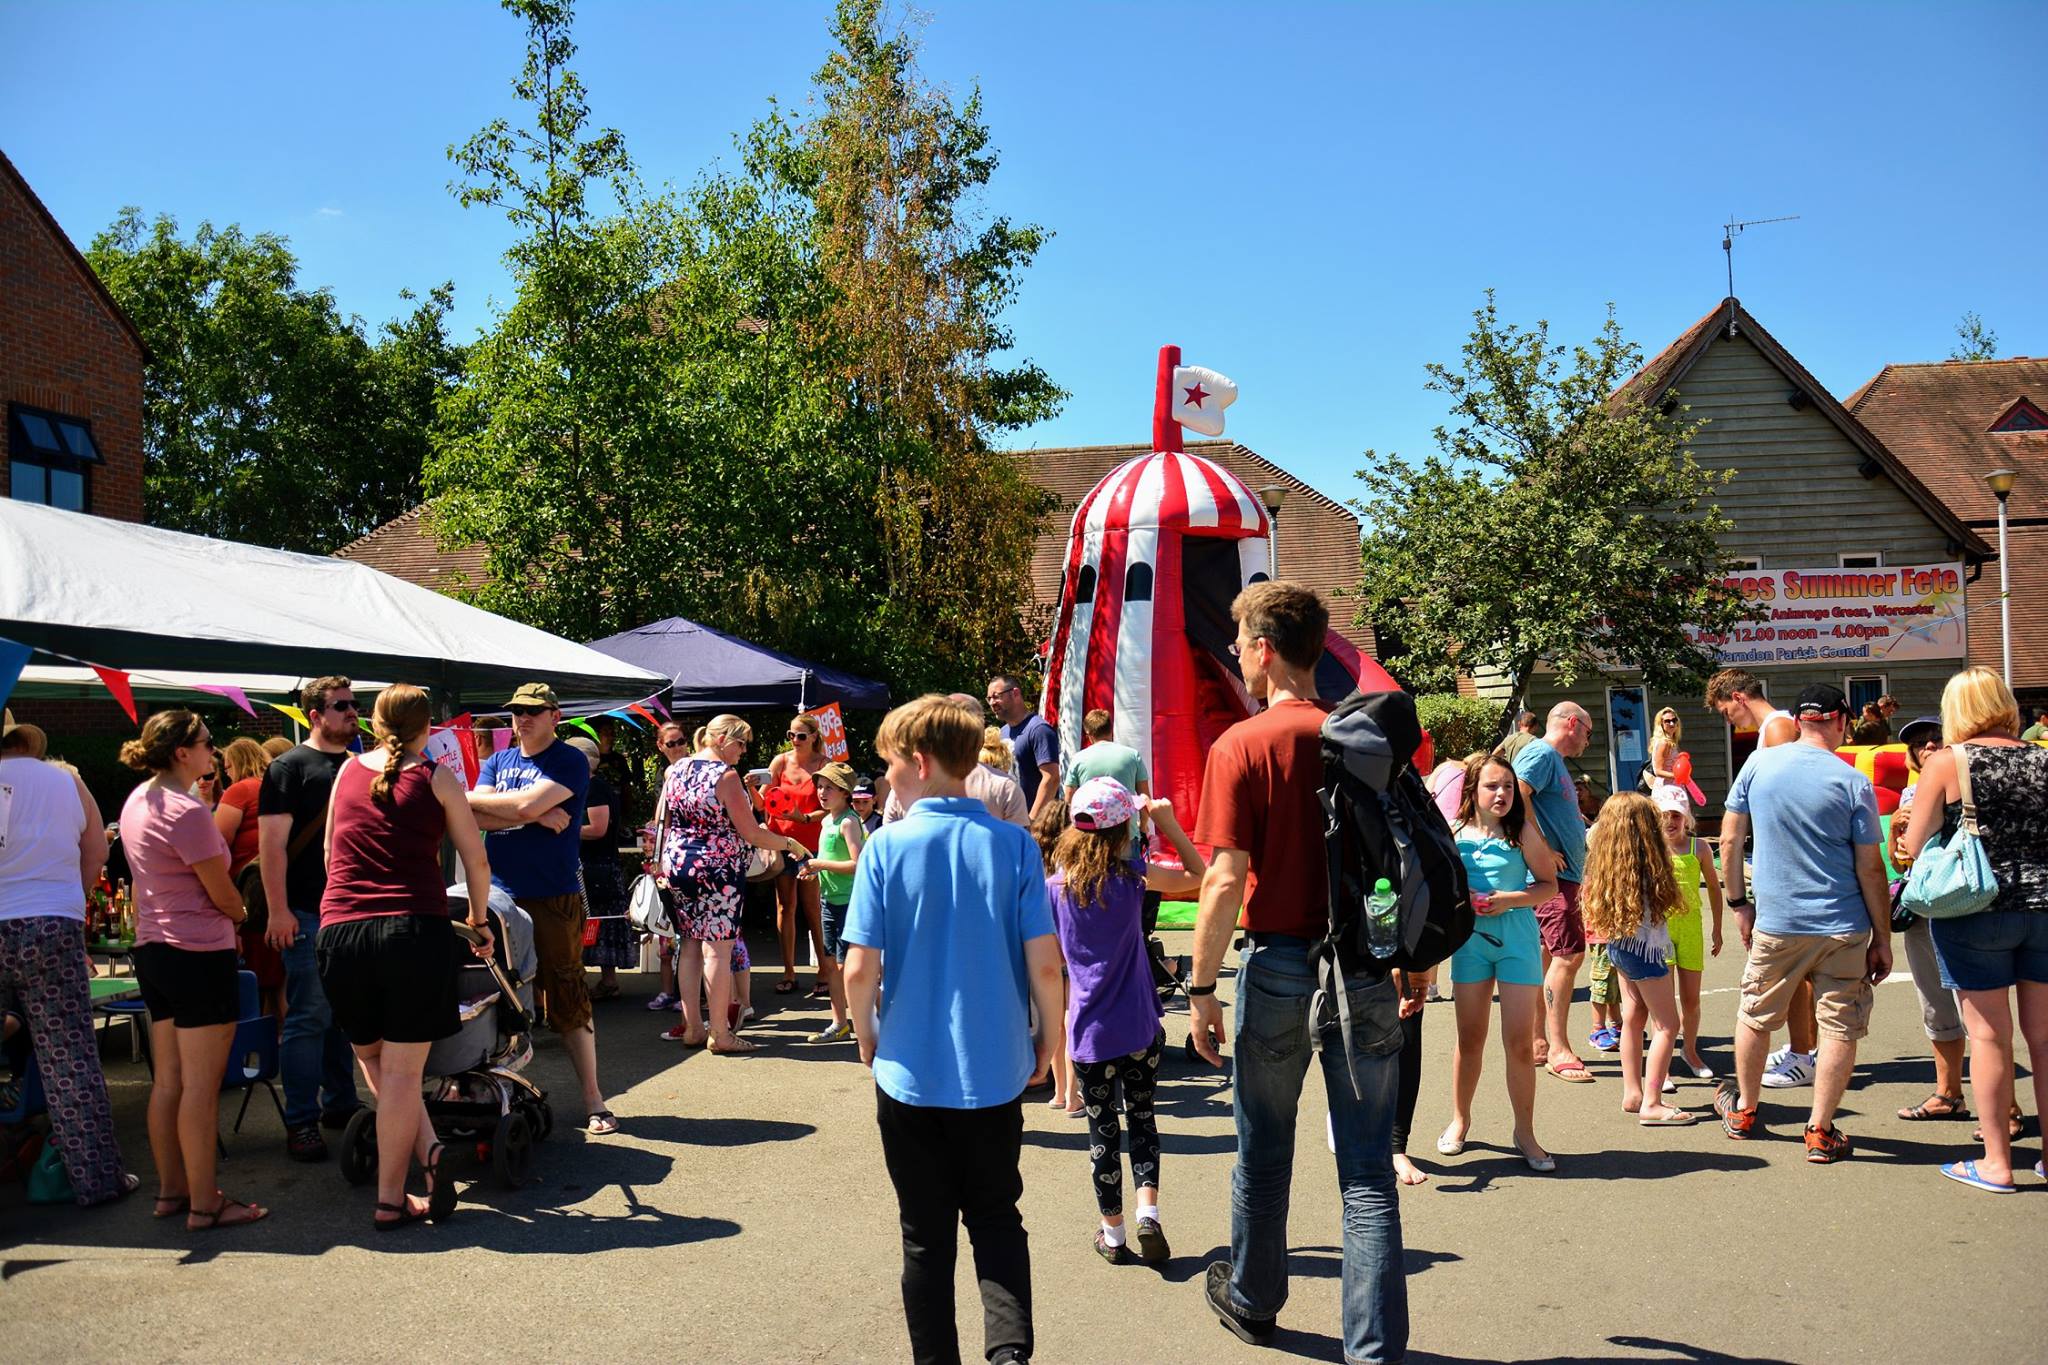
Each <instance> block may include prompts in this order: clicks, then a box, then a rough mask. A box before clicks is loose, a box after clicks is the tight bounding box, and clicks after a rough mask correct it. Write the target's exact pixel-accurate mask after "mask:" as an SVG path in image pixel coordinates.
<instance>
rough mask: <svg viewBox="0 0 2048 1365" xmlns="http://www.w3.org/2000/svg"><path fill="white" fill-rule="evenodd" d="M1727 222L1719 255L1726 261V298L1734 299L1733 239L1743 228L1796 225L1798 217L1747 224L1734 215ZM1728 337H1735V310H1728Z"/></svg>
mask: <svg viewBox="0 0 2048 1365" xmlns="http://www.w3.org/2000/svg"><path fill="white" fill-rule="evenodd" d="M1728 219H1729V221H1727V222H1725V223H1723V224H1721V254H1722V255H1723V256H1725V257H1726V258H1727V260H1728V297H1729V299H1731V300H1733V299H1734V297H1735V238H1736V236H1737V235H1738V234H1739V233H1740V232H1741V231H1742V230H1743V229H1744V228H1753V227H1757V226H1760V225H1761V224H1764V223H1796V222H1798V221H1799V215H1798V214H1796V213H1794V214H1788V215H1787V216H1785V217H1783V218H1752V219H1750V220H1749V221H1748V222H1737V221H1735V215H1734V214H1732V213H1731V214H1729V215H1728ZM1728 335H1729V336H1731V337H1732V336H1734V335H1735V310H1734V309H1733V308H1732V307H1731V308H1730V309H1729V310H1728Z"/></svg>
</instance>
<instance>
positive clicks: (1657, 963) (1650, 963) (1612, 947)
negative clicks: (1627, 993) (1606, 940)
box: [1607, 943, 1671, 981]
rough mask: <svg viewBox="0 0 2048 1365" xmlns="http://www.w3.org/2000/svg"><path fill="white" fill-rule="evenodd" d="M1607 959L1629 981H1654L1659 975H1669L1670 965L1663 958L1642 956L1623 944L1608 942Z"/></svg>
mask: <svg viewBox="0 0 2048 1365" xmlns="http://www.w3.org/2000/svg"><path fill="white" fill-rule="evenodd" d="M1607 959H1608V961H1610V962H1612V963H1613V964H1614V970H1616V971H1617V972H1620V973H1621V974H1622V975H1623V976H1625V977H1627V978H1628V979H1629V980H1630V981H1655V980H1656V979H1657V978H1658V977H1660V976H1669V975H1671V965H1670V964H1669V963H1667V962H1666V961H1664V959H1663V958H1661V957H1644V956H1643V955H1642V954H1641V953H1639V952H1637V951H1636V950H1635V949H1633V948H1630V947H1628V946H1627V945H1625V944H1621V943H1610V944H1608V945H1607Z"/></svg>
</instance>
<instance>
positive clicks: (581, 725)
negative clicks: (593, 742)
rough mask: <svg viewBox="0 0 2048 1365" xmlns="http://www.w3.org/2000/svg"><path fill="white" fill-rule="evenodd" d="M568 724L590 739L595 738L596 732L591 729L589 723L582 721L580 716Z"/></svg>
mask: <svg viewBox="0 0 2048 1365" xmlns="http://www.w3.org/2000/svg"><path fill="white" fill-rule="evenodd" d="M568 724H569V725H571V726H573V727H574V728H576V729H578V730H581V731H582V732H583V733H584V734H586V735H589V736H590V737H591V738H592V739H596V738H597V731H595V730H593V729H591V728H590V722H589V721H587V720H584V719H583V718H582V717H581V716H578V717H576V718H575V719H573V720H571V721H569V722H568Z"/></svg>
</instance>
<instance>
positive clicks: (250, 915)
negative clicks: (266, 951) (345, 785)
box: [235, 806, 327, 934]
mask: <svg viewBox="0 0 2048 1365" xmlns="http://www.w3.org/2000/svg"><path fill="white" fill-rule="evenodd" d="M326 829H327V809H326V807H324V806H323V807H322V808H321V810H320V818H319V819H318V820H315V821H314V822H313V823H312V824H310V825H307V826H306V827H305V828H304V829H302V830H300V831H299V833H298V836H297V837H296V838H294V839H293V840H292V841H291V843H290V844H289V845H287V846H286V848H285V851H284V865H285V868H286V872H287V875H289V872H290V868H291V865H292V864H293V863H295V862H297V861H298V860H299V855H300V854H301V853H304V852H305V851H306V846H307V845H308V844H311V843H312V842H313V841H314V840H315V839H317V838H319V837H320V836H321V834H323V833H324V832H325V831H326ZM235 890H236V891H238V892H240V893H241V897H242V923H241V925H240V926H239V931H240V932H242V933H248V934H261V933H262V932H263V931H264V930H265V929H267V928H269V927H270V898H269V897H267V896H265V895H264V894H263V855H261V854H260V853H259V854H258V855H257V856H256V857H255V858H253V859H251V860H250V862H249V865H248V866H247V867H245V868H243V869H242V875H241V876H239V877H237V878H235Z"/></svg>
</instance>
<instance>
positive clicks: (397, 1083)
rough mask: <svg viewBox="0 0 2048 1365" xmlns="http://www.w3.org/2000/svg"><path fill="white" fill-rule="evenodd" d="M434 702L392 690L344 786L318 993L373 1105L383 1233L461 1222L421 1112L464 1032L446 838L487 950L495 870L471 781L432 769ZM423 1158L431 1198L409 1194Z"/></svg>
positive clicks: (336, 806) (382, 699) (330, 816)
mask: <svg viewBox="0 0 2048 1365" xmlns="http://www.w3.org/2000/svg"><path fill="white" fill-rule="evenodd" d="M428 719H429V712H428V707H427V694H426V693H424V692H422V691H421V690H420V689H419V688H417V687H412V686H409V685H407V684H405V683H396V684H394V685H392V686H390V687H387V688H385V689H384V691H383V692H382V693H380V694H379V695H378V697H377V709H376V716H375V720H374V722H373V723H374V728H375V731H376V735H377V740H378V746H377V747H376V748H375V749H372V750H369V751H368V752H366V753H362V754H357V755H355V756H354V757H352V758H350V759H349V760H348V761H347V762H346V763H343V764H342V765H341V771H340V772H338V773H337V774H336V775H335V779H334V793H333V796H332V797H331V798H330V804H329V805H328V808H327V892H326V895H325V896H323V897H322V898H321V901H320V938H319V942H318V945H317V950H316V951H317V956H318V958H319V964H320V985H321V987H322V988H323V989H324V990H325V991H326V992H327V999H328V1002H329V1004H331V1005H332V1006H333V1009H334V1022H335V1023H337V1024H339V1025H340V1026H341V1030H342V1032H343V1033H345V1034H347V1035H348V1041H349V1044H350V1046H352V1047H353V1048H354V1049H355V1053H356V1060H357V1061H358V1062H360V1063H361V1064H362V1068H363V1077H364V1079H365V1080H367V1081H368V1082H369V1084H370V1093H371V1094H372V1095H373V1096H375V1097H376V1100H377V1212H376V1214H375V1215H374V1220H375V1223H376V1226H377V1228H378V1230H379V1231H384V1230H386V1229H389V1228H395V1227H400V1226H403V1225H404V1224H406V1223H411V1222H415V1221H417V1220H418V1219H421V1218H426V1217H432V1218H434V1219H436V1220H438V1219H441V1218H445V1217H447V1216H448V1215H449V1214H450V1213H452V1212H454V1210H455V1184H454V1181H453V1180H452V1179H450V1178H449V1176H448V1174H447V1173H446V1172H444V1171H443V1170H442V1169H441V1144H440V1143H439V1142H436V1141H435V1140H434V1126H433V1124H432V1122H431V1121H430V1120H429V1119H428V1118H427V1112H426V1106H425V1105H424V1104H423V1103H422V1102H421V1098H420V1083H421V1077H422V1075H423V1073H424V1071H425V1069H426V1062H427V1051H428V1049H429V1048H431V1047H432V1046H433V1045H434V1043H435V1042H436V1041H437V1040H439V1039H442V1038H446V1037H447V1036H448V1035H450V1034H452V1033H454V1032H455V1030H456V1028H457V1027H458V1022H459V1021H458V1019H457V1013H456V1008H457V1007H456V971H455V955H456V950H455V929H454V925H453V923H452V922H451V921H450V919H449V917H448V900H447V894H446V892H445V891H444V890H443V889H442V885H441V840H442V838H443V837H444V836H445V837H447V838H449V839H451V840H453V841H454V843H455V851H456V852H457V853H458V854H459V855H460V856H461V858H462V871H463V876H464V880H465V881H466V882H467V883H468V886H469V906H470V911H469V921H470V924H471V926H472V927H474V928H476V929H477V930H479V931H480V932H482V934H483V936H484V942H483V943H482V944H481V945H480V946H479V947H478V948H477V949H476V953H477V956H479V957H487V956H489V954H490V951H491V942H490V938H491V933H490V928H489V921H488V914H487V910H486V907H487V906H488V905H489V903H490V896H491V867H490V863H489V862H488V861H486V859H485V857H484V840H483V835H482V834H481V833H480V832H479V831H478V830H477V825H476V817H475V816H473V815H471V814H470V810H469V799H468V796H467V794H466V793H465V792H464V790H463V782H462V778H461V777H460V776H458V775H457V774H456V773H454V772H452V771H450V770H449V769H447V768H441V767H437V766H435V764H434V763H433V762H432V761H431V760H429V759H428V758H426V756H425V753H424V750H425V749H426V744H427V723H428ZM415 1156H417V1157H418V1158H419V1162H420V1166H421V1167H422V1169H423V1170H424V1171H425V1173H426V1177H427V1193H428V1198H427V1199H425V1200H421V1199H418V1198H416V1197H414V1196H412V1195H409V1194H407V1193H406V1192H405V1180H406V1176H407V1174H408V1173H409V1172H410V1170H411V1168H412V1159H413V1158H414V1157H415Z"/></svg>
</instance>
